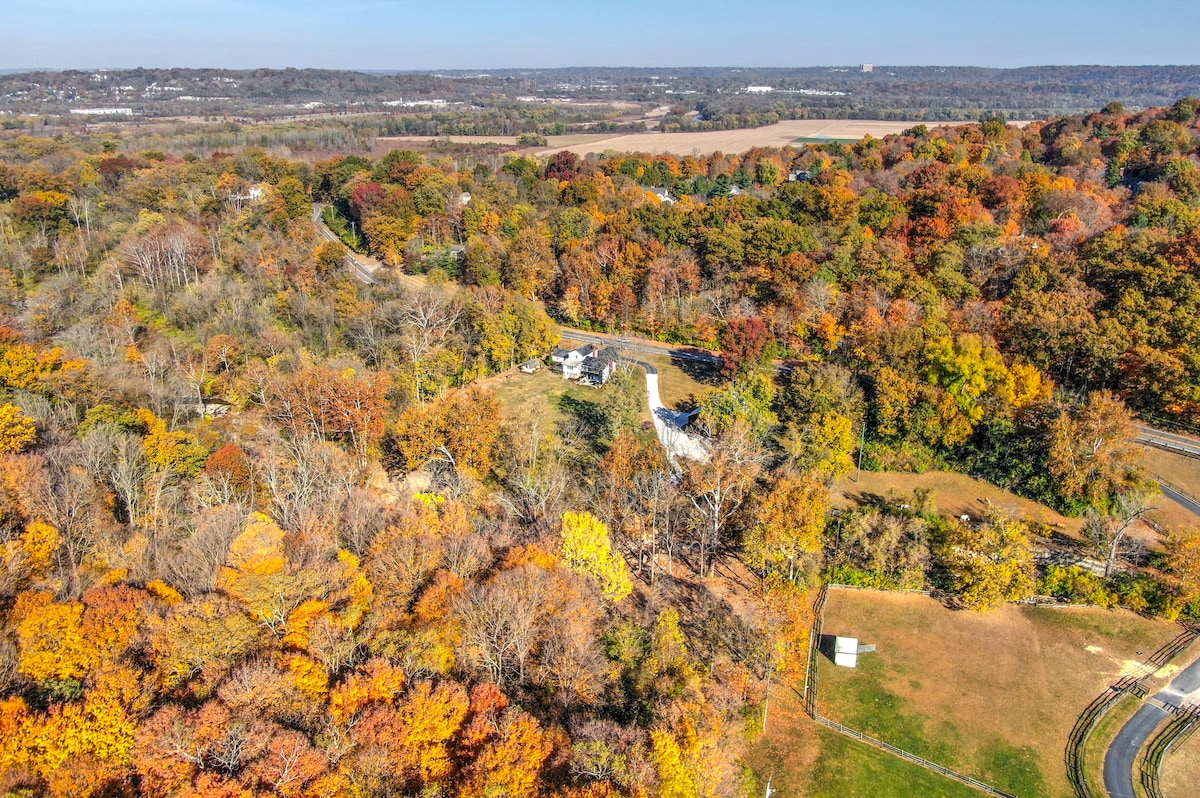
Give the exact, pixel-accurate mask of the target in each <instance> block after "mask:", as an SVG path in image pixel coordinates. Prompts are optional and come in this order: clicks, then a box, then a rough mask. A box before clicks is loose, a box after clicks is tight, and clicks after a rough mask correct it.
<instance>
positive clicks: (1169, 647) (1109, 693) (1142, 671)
mask: <svg viewBox="0 0 1200 798" xmlns="http://www.w3.org/2000/svg"><path fill="white" fill-rule="evenodd" d="M1196 637H1197V631H1196V630H1195V629H1192V628H1185V629H1184V631H1182V632H1180V633H1179V634H1178V635H1176V636H1175V637H1174V638H1172V639H1171V640H1169V641H1167V642H1166V643H1164V644H1163V645H1162V646H1160V647H1159V648H1158V650H1157V651H1155V652H1154V653H1152V654H1151V655H1150V656H1149V657H1147V658H1146V661H1145V662H1143V663H1141V664H1139V665H1138V667H1137V669H1136V670H1134V672H1133V673H1131V674H1129V675H1127V676H1124V677H1122V678H1121V679H1119V680H1118V681H1116V682H1115V683H1113V684H1112V685H1110V686H1109V687H1108V689H1106V690H1105V691H1104V692H1103V693H1101V694H1100V695H1098V696H1096V697H1095V698H1094V699H1092V703H1090V704H1088V705H1087V708H1086V709H1084V710H1083V713H1082V714H1080V716H1079V718H1078V719H1077V720H1076V721H1075V726H1074V727H1073V728H1072V729H1071V734H1070V736H1069V737H1068V738H1067V747H1066V750H1065V751H1064V752H1063V758H1064V760H1065V761H1066V765H1067V779H1068V780H1069V781H1070V782H1071V787H1072V788H1073V789H1074V790H1075V795H1076V798H1095V794H1094V793H1093V792H1092V788H1091V786H1090V785H1089V784H1088V781H1087V758H1086V749H1087V743H1088V739H1089V738H1090V737H1091V736H1092V732H1093V731H1095V729H1096V726H1097V724H1099V723H1100V721H1101V720H1102V719H1103V718H1104V716H1105V715H1107V714H1108V713H1109V711H1110V710H1112V708H1113V707H1114V706H1116V705H1117V702H1119V701H1120V700H1121V699H1122V698H1124V697H1125V696H1127V695H1132V696H1134V697H1135V698H1139V699H1142V698H1145V697H1146V696H1147V695H1149V691H1148V690H1147V689H1146V680H1147V679H1149V678H1150V677H1151V676H1153V675H1154V673H1155V672H1156V671H1157V670H1158V669H1159V668H1161V667H1162V666H1163V665H1166V664H1167V663H1168V662H1170V661H1171V660H1172V659H1174V658H1175V656H1176V655H1178V654H1179V652H1181V651H1183V650H1184V649H1185V648H1187V647H1188V646H1189V645H1191V644H1192V642H1193V641H1194V640H1195V639H1196Z"/></svg>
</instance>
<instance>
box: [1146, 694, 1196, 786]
mask: <svg viewBox="0 0 1200 798" xmlns="http://www.w3.org/2000/svg"><path fill="white" fill-rule="evenodd" d="M1198 725H1200V706H1191V707H1187V708H1186V709H1185V708H1179V709H1176V710H1175V714H1174V715H1173V717H1172V718H1171V719H1170V720H1168V721H1167V725H1166V726H1164V727H1163V728H1162V730H1161V731H1159V733H1158V734H1156V735H1154V737H1153V739H1151V740H1150V742H1149V743H1148V744H1147V745H1146V750H1145V752H1144V753H1143V754H1142V756H1140V757H1139V758H1138V759H1139V775H1140V777H1141V782H1142V789H1144V790H1145V791H1146V795H1148V796H1149V798H1163V794H1162V783H1161V779H1162V763H1163V758H1164V757H1166V755H1167V754H1169V753H1170V752H1171V750H1172V749H1173V748H1175V747H1176V746H1178V745H1179V743H1181V742H1183V741H1184V740H1186V739H1187V738H1188V737H1189V736H1190V735H1191V734H1192V733H1193V732H1194V731H1195V730H1196V727H1197V726H1198Z"/></svg>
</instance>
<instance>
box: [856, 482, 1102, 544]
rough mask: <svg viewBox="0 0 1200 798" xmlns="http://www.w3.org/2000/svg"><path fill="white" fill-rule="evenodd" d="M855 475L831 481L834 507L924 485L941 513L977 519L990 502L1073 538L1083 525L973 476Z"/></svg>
mask: <svg viewBox="0 0 1200 798" xmlns="http://www.w3.org/2000/svg"><path fill="white" fill-rule="evenodd" d="M855 478H856V472H854V471H851V472H850V474H849V475H848V476H846V477H843V478H842V479H840V480H838V481H837V482H836V483H834V486H833V489H832V496H833V505H834V506H835V507H854V506H857V505H861V504H864V503H866V502H868V501H869V500H870V499H871V498H872V497H881V498H888V497H889V496H895V497H896V498H900V497H905V496H910V495H912V492H913V491H914V490H916V489H917V488H925V489H928V490H932V491H933V504H934V507H935V508H936V509H937V511H938V512H939V513H942V514H944V515H953V516H960V515H969V516H971V517H973V518H978V517H979V516H980V515H981V514H982V513H983V512H984V510H986V509H987V508H988V506H989V504H987V502H990V503H991V504H990V506H991V507H996V508H999V509H1001V510H1004V511H1006V512H1008V513H1010V514H1011V515H1013V516H1016V517H1020V518H1025V519H1027V520H1029V521H1034V522H1037V523H1041V524H1047V525H1049V526H1051V527H1054V528H1055V530H1056V531H1059V532H1062V533H1064V534H1067V535H1070V536H1072V537H1078V536H1079V530H1080V529H1081V528H1082V527H1083V520H1082V519H1080V518H1068V517H1067V516H1065V515H1063V514H1062V513H1059V512H1057V511H1056V510H1052V509H1051V508H1049V507H1047V506H1046V505H1044V504H1038V503H1037V502H1035V501H1033V500H1031V499H1024V498H1021V497H1020V496H1018V495H1016V494H1015V493H1011V492H1010V491H1007V490H1004V489H1003V488H998V487H996V486H995V485H993V484H991V483H990V482H984V481H983V480H979V479H972V478H971V477H969V476H967V475H965V474H956V473H952V472H949V471H930V472H928V473H925V474H908V473H898V472H893V471H863V472H862V481H861V482H858V481H856V479H855ZM984 500H986V502H985V501H984Z"/></svg>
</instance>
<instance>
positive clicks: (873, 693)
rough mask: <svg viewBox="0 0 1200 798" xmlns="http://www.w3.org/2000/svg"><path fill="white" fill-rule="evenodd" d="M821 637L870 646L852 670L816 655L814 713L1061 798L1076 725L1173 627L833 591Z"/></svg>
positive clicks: (1130, 616)
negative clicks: (966, 608) (818, 708)
mask: <svg viewBox="0 0 1200 798" xmlns="http://www.w3.org/2000/svg"><path fill="white" fill-rule="evenodd" d="M824 631H825V633H827V634H842V635H848V636H855V637H858V638H859V639H860V640H861V641H863V642H866V643H875V644H877V645H878V651H877V652H875V653H873V654H867V655H864V657H863V658H862V659H860V668H859V669H858V670H850V669H846V668H837V667H834V666H833V665H832V663H830V662H829V661H828V660H827V659H826V658H824V657H822V660H821V705H822V710H823V712H824V714H826V715H828V716H830V717H832V718H834V719H837V720H840V721H842V722H844V723H846V724H847V725H850V726H852V727H854V728H857V729H859V730H860V731H863V732H866V733H868V734H875V735H876V736H879V737H881V738H882V739H884V740H888V741H889V742H893V743H894V744H897V745H901V746H902V747H910V746H915V747H919V748H924V750H918V751H915V753H918V754H921V755H924V756H926V757H927V758H930V759H933V760H935V761H939V762H940V763H941V764H944V765H947V766H950V767H954V768H956V769H958V770H960V771H961V772H966V773H968V774H971V775H975V776H977V777H979V778H981V779H983V780H984V781H990V782H992V783H997V782H999V783H998V785H997V786H1002V787H1003V786H1004V782H1005V781H1007V783H1008V786H1009V787H1010V788H1017V787H1021V789H1011V790H1010V791H1014V792H1017V794H1020V795H1021V796H1022V798H1026V797H1027V796H1031V795H1049V796H1060V795H1061V796H1068V795H1070V794H1071V791H1070V788H1069V785H1068V783H1067V779H1066V772H1065V769H1064V766H1063V764H1062V751H1063V746H1064V745H1065V743H1066V740H1067V737H1068V735H1069V734H1070V731H1071V727H1072V726H1073V725H1074V723H1075V719H1076V718H1077V716H1078V715H1079V713H1080V712H1081V711H1082V710H1083V708H1084V707H1086V706H1087V704H1088V703H1089V702H1090V701H1091V700H1092V699H1093V698H1095V697H1096V696H1097V695H1099V694H1100V693H1101V692H1102V691H1103V690H1104V689H1105V687H1106V686H1107V685H1109V684H1111V683H1112V682H1113V681H1115V680H1116V679H1118V678H1120V676H1121V675H1123V674H1125V673H1127V672H1129V671H1130V670H1131V669H1132V668H1133V667H1134V666H1135V665H1136V663H1137V661H1139V660H1141V659H1143V658H1144V657H1145V656H1146V655H1148V654H1149V653H1150V652H1151V651H1153V650H1154V649H1156V648H1157V647H1158V646H1160V645H1161V644H1163V643H1165V642H1166V641H1167V640H1169V639H1171V638H1172V637H1173V636H1174V635H1175V633H1176V632H1177V631H1178V629H1177V628H1176V627H1175V626H1174V625H1172V624H1170V623H1168V622H1166V621H1163V620H1154V619H1147V618H1142V617H1140V616H1138V615H1135V614H1134V613H1132V612H1128V611H1124V610H1102V609H1086V608H1085V609H1070V610H1065V609H1047V608H1033V607H1020V606H1015V605H1008V606H1004V607H1001V608H1000V609H999V610H996V611H994V612H991V613H986V614H979V613H972V612H960V611H954V610H951V609H948V608H947V607H945V606H944V605H942V604H941V603H940V602H938V601H936V600H935V599H932V598H929V597H927V596H921V595H917V594H896V593H877V592H859V591H848V590H833V591H831V592H830V594H829V605H828V608H827V610H826V613H825V626H824ZM889 737H892V738H893V739H891V740H889Z"/></svg>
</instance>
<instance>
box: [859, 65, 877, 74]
mask: <svg viewBox="0 0 1200 798" xmlns="http://www.w3.org/2000/svg"><path fill="white" fill-rule="evenodd" d="M862 71H863V72H874V71H875V65H874V64H863V65H862Z"/></svg>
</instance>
